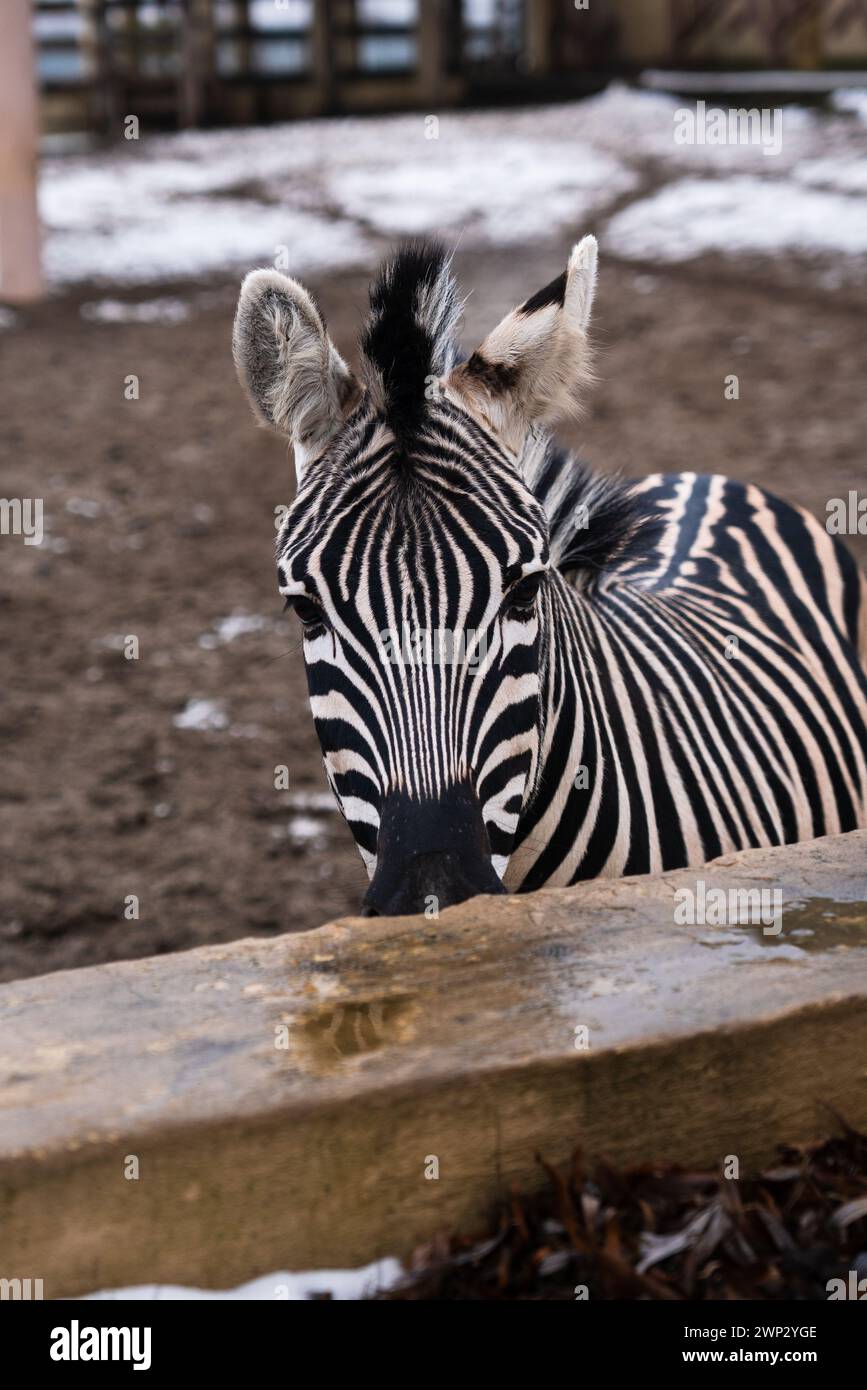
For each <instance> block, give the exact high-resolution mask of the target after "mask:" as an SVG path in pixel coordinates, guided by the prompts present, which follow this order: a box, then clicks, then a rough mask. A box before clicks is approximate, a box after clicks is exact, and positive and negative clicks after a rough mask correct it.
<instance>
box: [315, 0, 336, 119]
mask: <svg viewBox="0 0 867 1390" xmlns="http://www.w3.org/2000/svg"><path fill="white" fill-rule="evenodd" d="M310 40H311V41H310V48H311V69H312V71H311V74H310V76H311V80H312V82H313V86H314V88H315V90H316V106H317V109H318V110H319V111H330V110H331V109H332V108H333V106H334V95H335V81H334V75H335V61H334V51H335V43H334V15H333V4H332V0H314V5H313V27H312V32H311V36H310Z"/></svg>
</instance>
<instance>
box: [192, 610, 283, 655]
mask: <svg viewBox="0 0 867 1390" xmlns="http://www.w3.org/2000/svg"><path fill="white" fill-rule="evenodd" d="M270 626H271V623H270V621H269V619H268V618H263V617H261V616H260V615H259V614H258V613H230V614H229V616H228V618H220V619H219V620H218V621H217V622H216V623H215V624H214V628H213V631H212V632H203V633H202V635H201V637H200V638H199V646H200V647H204V648H205V650H206V651H213V649H214V648H215V647H225V646H226V645H227V644H228V643H229V642H234V641H236V640H237V638H239V637H245V636H246V635H247V634H248V633H250V632H262V631H263V630H264V629H265V628H267V627H270Z"/></svg>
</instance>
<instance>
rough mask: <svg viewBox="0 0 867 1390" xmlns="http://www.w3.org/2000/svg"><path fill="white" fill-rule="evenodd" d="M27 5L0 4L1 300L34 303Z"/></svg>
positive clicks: (35, 121) (33, 118) (38, 278)
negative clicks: (29, 301) (31, 301)
mask: <svg viewBox="0 0 867 1390" xmlns="http://www.w3.org/2000/svg"><path fill="white" fill-rule="evenodd" d="M31 23H32V15H31V10H30V0H4V3H3V5H0V298H2V299H6V300H9V301H11V302H12V303H23V302H25V301H26V300H28V299H38V298H39V296H40V295H41V294H43V292H44V289H45V284H44V281H43V279H42V267H41V263H40V254H39V210H38V206H37V202H36V172H37V162H38V156H39V101H38V96H37V90H36V72H35V65H34V49H33V35H32V32H31V28H30V26H31Z"/></svg>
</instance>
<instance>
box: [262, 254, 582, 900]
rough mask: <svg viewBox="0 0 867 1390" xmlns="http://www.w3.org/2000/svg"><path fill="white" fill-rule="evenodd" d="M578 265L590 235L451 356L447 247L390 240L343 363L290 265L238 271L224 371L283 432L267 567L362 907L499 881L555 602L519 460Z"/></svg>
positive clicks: (577, 301) (576, 355)
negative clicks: (287, 495) (352, 364)
mask: <svg viewBox="0 0 867 1390" xmlns="http://www.w3.org/2000/svg"><path fill="white" fill-rule="evenodd" d="M595 274H596V243H595V241H594V239H593V238H592V237H586V238H585V239H584V240H583V241H582V242H581V243H580V245H578V246H577V247H576V248H575V249H574V251H573V253H572V255H571V257H570V259H569V263H568V266H567V268H566V270H565V271H564V272H563V273H562V274H561V275H560V276H559V277H558V278H557V279H556V280H554V281H553V282H552V283H551V284H550V285H548V286H547V287H546V288H545V289H543V290H540V291H539V292H538V293H537V294H535V295H533V296H532V298H530V299H528V300H527V301H526V302H525V303H524V304H522V305H521V306H520V307H519V308H517V309H515V310H513V311H512V312H511V313H509V314H508V315H507V316H506V317H505V318H504V319H503V320H502V322H501V323H500V324H499V325H498V326H497V327H496V328H495V329H494V330H493V332H491V333H490V334H489V335H488V337H487V338H486V339H485V340H484V342H483V343H482V344H481V346H480V347H479V348H477V350H476V351H475V352H473V353H472V354H471V355H470V356H469V357H467V358H462V357H461V355H460V353H459V350H458V346H457V342H456V339H455V328H456V323H457V319H458V317H459V314H460V307H461V306H460V303H459V301H458V298H457V293H456V289H455V285H454V282H453V280H452V278H451V275H450V269H449V259H448V257H447V256H446V255H445V253H444V252H443V250H442V249H441V248H440V247H438V246H436V245H432V244H429V243H418V244H412V245H410V246H407V247H405V248H404V249H403V250H401V251H400V252H399V253H398V254H397V256H396V257H395V259H393V260H392V261H390V262H389V263H387V264H386V265H385V266H384V267H383V269H382V270H381V272H380V274H379V277H378V278H377V280H376V281H375V282H374V284H373V285H372V287H371V293H370V315H369V318H368V320H367V323H366V326H365V328H364V330H363V334H362V338H361V345H360V347H361V352H360V357H361V368H360V371H359V373H358V374H357V375H356V374H355V373H353V372H352V371H350V369H349V368H348V367H347V365H346V363H345V362H344V360H343V359H342V357H341V356H340V354H339V353H338V351H337V349H336V348H335V346H334V344H333V343H332V342H331V340H330V338H329V336H328V333H327V330H326V327H325V323H324V320H323V318H322V315H321V313H320V312H319V310H318V308H317V307H316V305H315V304H314V302H313V300H312V299H311V297H310V295H309V294H308V293H307V292H306V291H305V290H304V289H303V288H302V286H301V285H299V284H298V283H297V282H296V281H294V280H291V279H289V278H288V277H287V276H285V275H283V274H281V273H280V272H277V271H272V270H259V271H254V272H253V273H252V274H250V275H248V277H247V279H246V280H245V281H244V285H243V288H242V290H241V296H240V301H239V305H238V312H237V316H236V320H235V333H234V351H235V361H236V365H237V367H238V372H239V375H240V378H241V381H242V383H243V384H244V386H245V387H246V389H247V391H248V393H249V395H250V397H251V400H252V403H253V406H254V409H255V411H256V413H257V414H258V416H259V417H260V419H261V420H263V421H264V422H265V423H267V424H269V425H271V426H273V427H276V428H277V429H278V430H280V431H281V432H282V433H284V434H285V435H287V436H288V437H289V438H290V439H291V440H292V443H293V445H294V450H295V464H296V472H297V493H296V498H295V501H294V503H293V505H292V506H291V508H290V509H289V512H288V515H287V516H286V519H285V522H284V525H283V527H282V530H281V533H280V536H279V540H278V546H277V550H278V582H279V589H280V593H281V594H283V595H284V596H285V598H286V600H287V605H288V606H289V607H291V608H293V609H294V611H295V613H296V615H297V617H298V618H299V619H300V621H301V625H302V631H303V648H304V659H305V664H306V669H307V679H308V687H309V692H310V706H311V710H312V713H313V718H314V721H315V724H316V729H317V733H318V735H319V740H320V743H321V746H322V752H323V756H324V761H325V769H326V773H327V776H328V781H329V783H330V785H331V787H332V789H333V791H334V795H335V797H336V798H337V801H338V803H339V806H340V808H341V811H342V812H343V815H344V817H345V818H346V820H347V822H348V824H349V826H350V829H351V830H352V833H353V835H354V837H355V840H356V843H357V845H358V848H359V850H360V851H361V855H362V857H363V859H364V862H365V865H366V867H367V870H368V874H369V876H370V880H371V882H370V887H369V890H368V893H367V895H366V897H365V900H364V910H365V912H366V913H368V914H369V915H376V914H386V913H389V914H391V913H407V912H416V911H421V910H423V909H426V908H427V909H429V910H430V909H431V908H432V907H433V905H434V904H435V905H436V908H437V909H438V908H441V907H446V906H448V905H449V904H451V903H456V902H461V901H463V900H464V899H466V898H469V897H472V896H473V895H475V894H477V893H501V892H503V891H505V890H504V887H503V881H504V880H505V882H506V883H507V884H508V883H509V878H508V873H507V870H508V865H509V858H510V854H511V852H512V847H513V844H514V843H515V836H516V833H517V832H518V829H519V823H520V819H521V814H522V810H523V809H524V808H525V807H526V806H527V804H528V802H529V799H530V797H531V796H532V793H533V789H534V786H535V784H536V780H537V775H538V771H539V757H540V740H541V736H542V729H543V724H544V709H545V703H546V701H545V692H544V690H543V686H544V666H545V647H546V641H547V636H546V621H545V617H546V608H547V606H548V604H549V602H550V595H549V593H548V587H549V582H550V581H549V580H548V577H547V575H548V564H549V549H548V523H547V520H546V516H545V513H544V511H543V509H542V507H541V506H540V504H539V502H538V501H537V500H536V498H535V497H534V496H533V493H532V492H531V490H530V487H529V486H528V485H527V482H526V481H525V479H524V477H523V476H522V473H523V472H526V465H527V462H528V459H530V458H531V456H532V455H533V452H534V450H535V451H537V452H538V448H539V444H538V441H539V440H540V439H543V438H544V434H543V431H544V428H545V426H547V425H549V424H551V423H553V422H554V420H555V419H556V418H558V417H560V416H562V415H563V414H564V413H565V412H567V411H569V410H572V409H573V408H574V402H575V395H576V391H577V388H578V387H579V386H580V385H581V384H582V382H583V381H584V380H585V379H586V377H587V376H588V373H589V368H588V351H587V343H586V337H585V329H586V326H587V321H588V318H589V312H590V305H591V301H592V297H593V290H594V284H595Z"/></svg>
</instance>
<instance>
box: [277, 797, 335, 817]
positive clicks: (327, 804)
mask: <svg viewBox="0 0 867 1390" xmlns="http://www.w3.org/2000/svg"><path fill="white" fill-rule="evenodd" d="M286 805H287V806H288V807H289V808H290V809H291V810H293V811H327V812H329V813H331V812H334V813H335V814H336V812H337V802H336V801H335V800H334V796H333V793H332V792H293V793H292V794H291V795H290V796H288V797H287V798H286Z"/></svg>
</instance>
